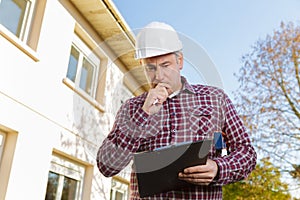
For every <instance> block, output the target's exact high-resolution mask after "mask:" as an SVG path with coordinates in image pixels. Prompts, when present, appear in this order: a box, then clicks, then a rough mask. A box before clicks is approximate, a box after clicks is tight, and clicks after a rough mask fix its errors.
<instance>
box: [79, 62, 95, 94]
mask: <svg viewBox="0 0 300 200" xmlns="http://www.w3.org/2000/svg"><path fill="white" fill-rule="evenodd" d="M93 74H94V67H93V65H92V64H91V63H90V62H89V61H88V60H87V59H85V58H84V59H83V63H82V69H81V76H80V83H79V87H80V88H81V89H83V90H84V91H86V92H87V93H88V94H90V95H91V93H92V82H93Z"/></svg>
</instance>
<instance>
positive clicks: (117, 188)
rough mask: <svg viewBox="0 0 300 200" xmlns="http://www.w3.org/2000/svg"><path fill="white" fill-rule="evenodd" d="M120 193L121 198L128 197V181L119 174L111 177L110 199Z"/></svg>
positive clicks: (126, 199) (125, 199) (112, 199)
mask: <svg viewBox="0 0 300 200" xmlns="http://www.w3.org/2000/svg"><path fill="white" fill-rule="evenodd" d="M117 193H121V194H122V200H128V199H129V182H128V181H127V180H126V179H124V178H122V177H119V176H114V177H113V178H112V179H111V189H110V200H115V199H116V194H117Z"/></svg>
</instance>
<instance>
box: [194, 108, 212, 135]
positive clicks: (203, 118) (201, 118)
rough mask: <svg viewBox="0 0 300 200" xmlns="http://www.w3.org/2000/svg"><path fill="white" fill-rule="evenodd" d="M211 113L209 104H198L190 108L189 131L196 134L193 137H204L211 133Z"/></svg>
mask: <svg viewBox="0 0 300 200" xmlns="http://www.w3.org/2000/svg"><path fill="white" fill-rule="evenodd" d="M212 115H213V108H212V107H211V106H198V107H194V108H193V109H191V110H190V118H189V124H190V131H191V133H193V134H194V135H195V136H196V138H195V139H204V138H205V137H207V136H209V135H211V134H212V130H213V127H214V125H213V123H212Z"/></svg>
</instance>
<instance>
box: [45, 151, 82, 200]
mask: <svg viewBox="0 0 300 200" xmlns="http://www.w3.org/2000/svg"><path fill="white" fill-rule="evenodd" d="M83 179H84V167H83V166H81V165H79V164H77V163H75V162H72V161H70V160H68V159H64V158H61V157H59V156H56V155H53V157H52V162H51V167H50V171H49V173H48V184H47V191H46V197H45V199H46V200H76V199H81V194H82V189H83Z"/></svg>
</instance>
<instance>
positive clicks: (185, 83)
mask: <svg viewBox="0 0 300 200" xmlns="http://www.w3.org/2000/svg"><path fill="white" fill-rule="evenodd" d="M181 83H182V88H181V90H178V91H175V92H173V93H172V94H170V96H169V98H170V99H171V98H173V97H175V96H177V95H178V94H179V93H180V92H182V91H187V92H190V93H193V94H195V90H194V88H193V87H192V86H191V85H190V84H189V83H188V81H187V80H186V78H185V77H183V76H181Z"/></svg>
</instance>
